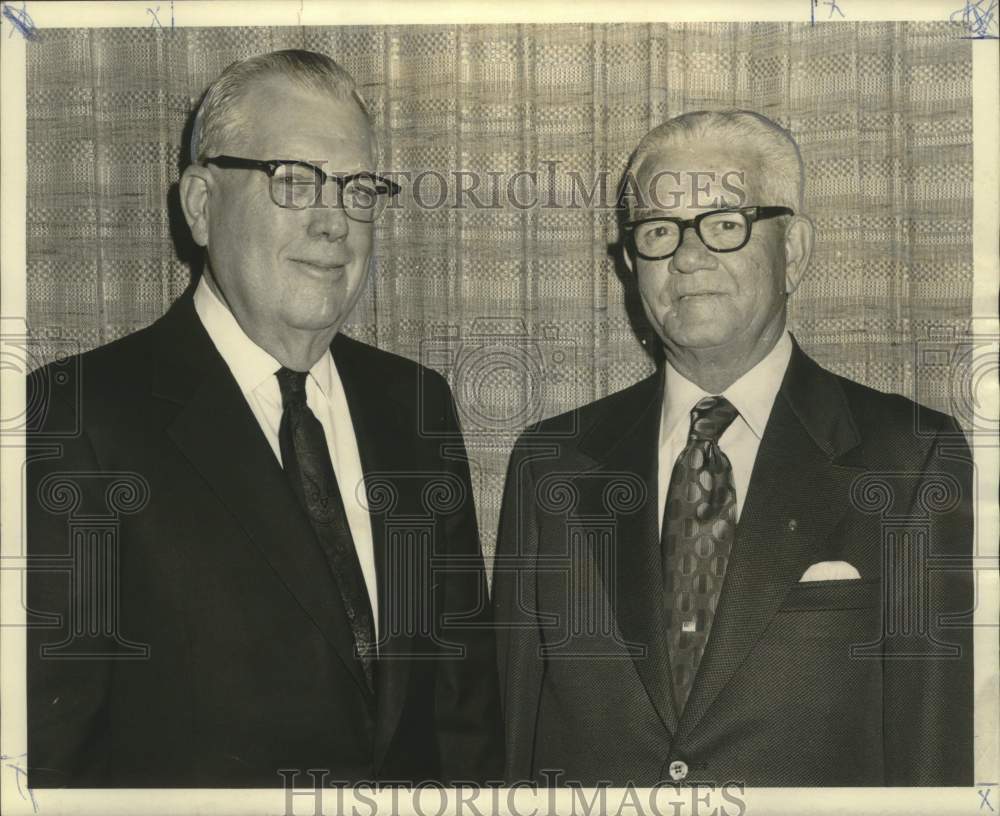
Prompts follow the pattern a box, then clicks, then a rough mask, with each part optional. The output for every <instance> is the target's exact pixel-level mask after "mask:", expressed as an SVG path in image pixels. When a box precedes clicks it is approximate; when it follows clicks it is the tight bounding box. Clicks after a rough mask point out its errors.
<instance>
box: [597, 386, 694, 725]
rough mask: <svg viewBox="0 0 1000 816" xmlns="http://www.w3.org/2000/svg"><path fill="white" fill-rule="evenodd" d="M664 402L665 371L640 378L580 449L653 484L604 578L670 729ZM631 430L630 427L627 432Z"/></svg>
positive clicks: (625, 521) (629, 516)
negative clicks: (662, 523) (661, 523)
mask: <svg viewBox="0 0 1000 816" xmlns="http://www.w3.org/2000/svg"><path fill="white" fill-rule="evenodd" d="M662 404H663V373H662V369H661V370H660V371H659V372H657V373H656V374H654V375H652V376H650V377H649V378H648V379H646V380H644V381H643V382H641V383H639V384H638V385H637V386H636V388H635V391H634V394H633V396H632V399H631V400H629V402H628V403H627V404H626V405H624V406H622V405H620V404H619V405H617V406H616V407H615V408H614V409H612V410H609V412H608V413H607V414H606V415H605V416H604V417H603V418H602V419H601V420H599V421H598V422H597V423H596V424H595V425H594V426H593V428H592V429H591V431H590V432H589V433H588V434H587V436H586V437H585V438H584V439H583V440H582V441H581V444H580V449H581V451H583V452H584V453H585V454H586V455H588V456H590V457H591V458H592V459H593V460H594V461H595V462H596V463H597V470H598V471H599V472H606V473H608V474H609V476H610V475H612V474H615V473H624V474H634V475H635V476H637V477H639V479H640V480H641V481H642V483H643V484H644V485H645V486H646V491H645V496H644V498H643V501H642V502H641V504H640V505H639V507H638V509H637V510H636V511H635V512H632V513H618V514H617V523H616V526H615V532H616V540H615V552H614V558H613V563H614V565H615V575H614V576H608V575H605V576H604V580H605V587H606V591H607V593H608V595H609V597H610V598H611V604H612V608H613V610H614V614H615V619H616V621H617V624H618V629H619V631H620V632H621V635H622V637H623V638H624V639H625V641H626V643H627V644H628V645H629V646H640V647H642V649H643V652H642V653H640V654H637V655H635V656H634V662H635V667H636V670H637V672H638V674H639V677H640V679H641V680H642V684H643V686H644V687H645V689H646V693H647V694H648V695H649V699H650V702H651V703H652V704H653V707H654V708H655V709H656V712H657V714H658V715H659V717H660V720H661V721H662V722H663V725H664V727H665V728H666V729H667V731H669V732H670V733H673V732H674V731H675V730H676V728H677V712H676V709H675V706H674V695H673V688H672V686H671V682H670V661H669V655H668V654H667V646H666V644H667V632H666V627H665V626H664V615H663V580H662V563H661V555H660V535H659V531H658V530H657V515H658V512H657V511H658V508H657V503H658V496H657V481H658V479H657V472H658V469H659V468H658V463H659V455H658V445H657V440H658V439H659V430H660V413H661V408H662ZM623 431H624V432H623Z"/></svg>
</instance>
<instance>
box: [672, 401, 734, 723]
mask: <svg viewBox="0 0 1000 816" xmlns="http://www.w3.org/2000/svg"><path fill="white" fill-rule="evenodd" d="M738 415H739V412H738V411H737V410H736V409H735V408H734V407H733V405H732V404H731V403H730V402H729V401H728V400H727V399H726V398H725V397H705V398H704V399H702V400H699V401H698V403H697V404H696V405H695V406H694V409H693V410H692V411H691V430H690V432H689V434H688V441H687V445H686V446H685V448H684V450H683V451H681V454H680V456H678V457H677V462H676V463H675V464H674V469H673V473H672V474H671V476H670V487H669V488H668V490H667V503H666V507H665V508H664V513H663V532H662V536H661V545H662V549H663V587H664V601H665V604H664V609H665V610H666V614H667V626H668V632H669V634H668V638H669V642H668V646H669V654H670V666H671V673H672V677H673V685H674V696H675V699H676V701H677V709H678V711H679V712H680V711H683V710H684V705H685V703H686V702H687V699H688V695H689V694H690V693H691V687H692V685H693V684H694V678H695V675H696V673H697V671H698V664H699V663H700V662H701V656H702V654H703V653H704V651H705V644H706V643H707V642H708V636H709V633H710V631H711V629H712V620H713V618H714V617H715V607H716V605H717V604H718V601H719V593H720V591H721V589H722V581H723V579H724V578H725V575H726V563H727V561H728V560H729V554H730V552H731V550H732V546H733V540H734V539H735V537H736V490H735V488H734V486H733V470H732V467H731V466H730V464H729V459H728V458H727V457H726V455H725V454H724V453H723V452H722V451H721V450H720V448H719V437H721V436H722V434H723V432H724V431H725V430H726V428H728V427H729V425H730V423H732V421H733V420H734V419H736V417H737V416H738Z"/></svg>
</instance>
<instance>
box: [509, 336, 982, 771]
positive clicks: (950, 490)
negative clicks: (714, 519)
mask: <svg viewBox="0 0 1000 816" xmlns="http://www.w3.org/2000/svg"><path fill="white" fill-rule="evenodd" d="M662 393H663V379H662V372H661V373H658V374H656V375H654V376H652V377H650V378H649V379H647V380H645V381H643V382H640V383H638V384H636V385H634V386H632V387H631V388H628V389H626V390H624V391H621V392H619V393H617V394H613V395H611V396H609V397H606V398H604V399H601V400H598V401H597V402H594V403H591V404H590V405H587V406H584V407H583V408H580V409H579V410H577V411H574V412H571V413H570V414H566V415H564V416H562V417H557V418H555V419H553V420H547V421H546V422H543V423H541V424H540V425H539V426H538V427H536V428H534V429H532V430H530V431H529V432H527V433H525V434H524V435H523V436H522V438H521V439H520V440H519V442H518V444H517V446H516V447H515V450H514V454H513V456H512V458H511V463H510V467H509V471H508V476H507V487H506V494H505V497H504V505H503V510H502V514H501V531H500V538H499V543H498V556H497V561H496V563H495V567H494V609H495V615H496V620H497V626H498V635H497V639H498V653H499V664H500V685H501V703H502V706H503V709H504V720H505V724H506V745H507V771H506V773H507V776H508V778H509V779H525V778H528V779H539V780H545V779H546V771H548V772H549V773H548V775H547V779H548V781H549V783H550V784H565V783H567V782H574V781H579V782H582V783H584V784H590V785H595V784H597V783H598V782H600V781H602V780H607V781H609V782H611V783H614V784H618V785H622V784H625V783H626V782H627V781H634V782H635V783H637V784H642V785H653V784H656V783H658V782H661V781H664V782H666V783H672V782H673V781H674V777H673V776H672V775H671V774H670V763H671V762H672V761H674V760H680V761H682V762H684V763H685V764H686V766H687V775H686V777H685V778H684V780H683V781H684V782H685V783H692V782H705V783H714V784H717V785H721V784H724V783H725V782H727V781H740V782H744V783H746V784H748V785H769V786H782V785H802V786H812V785H858V786H864V785H958V784H962V785H968V784H972V781H973V780H972V771H973V753H972V700H973V689H972V638H971V630H970V629H969V628H961V623H962V622H961V621H958V623H959V627H957V628H956V627H954V626H952V627H948V628H946V627H945V626H944V625H943V622H942V621H941V620H940V619H939V616H940V615H941V613H943V612H956V613H964V612H968V611H969V610H971V609H972V607H973V591H972V581H971V572H970V566H969V563H968V561H967V558H963V557H967V556H969V555H970V554H971V547H972V517H971V512H972V510H971V508H972V498H971V497H972V492H971V490H972V484H971V465H970V461H971V460H970V458H969V452H968V448H967V447H966V444H965V441H964V438H963V437H962V434H961V432H960V431H959V430H958V429H957V428H956V426H955V424H954V423H953V422H952V421H951V420H950V419H949V418H948V417H946V416H944V415H942V414H939V413H936V412H933V411H927V410H924V409H919V410H918V406H916V405H915V404H914V403H912V402H910V401H909V400H907V399H904V398H902V397H898V396H889V395H885V394H881V393H878V392H876V391H873V390H871V389H869V388H866V387H864V386H862V385H859V384H857V383H854V382H851V381H849V380H846V379H843V378H842V377H837V376H834V375H833V374H831V373H830V372H828V371H825V370H824V369H822V368H820V367H819V366H818V365H817V364H816V363H814V362H813V361H812V360H810V359H809V358H808V357H807V356H806V355H805V354H804V353H803V352H802V351H801V350H800V349H799V348H798V346H797V345H796V346H795V349H794V352H793V355H792V358H791V361H790V364H789V368H788V370H787V373H786V376H785V378H784V380H783V383H782V386H781V389H780V392H779V394H778V396H777V398H776V400H775V403H774V408H773V409H772V412H771V416H770V419H769V422H768V424H767V428H766V431H765V433H764V436H763V438H762V441H761V445H760V450H759V453H758V456H757V460H756V463H755V468H754V471H753V475H752V479H751V484H750V487H749V491H748V495H747V496H746V497H745V502H744V504H743V510H742V514H741V517H740V522H739V527H738V531H737V539H736V543H735V545H734V550H733V553H732V556H731V559H730V562H729V565H728V570H727V573H726V579H725V584H724V587H723V590H722V595H721V597H720V600H719V606H718V610H717V614H716V618H715V622H714V625H713V629H712V632H711V636H710V640H709V643H708V645H707V647H706V651H705V654H704V657H703V659H702V663H701V666H700V668H699V672H698V675H697V677H696V680H695V685H694V687H693V690H692V692H691V696H690V698H689V700H688V703H687V705H686V707H685V708H684V710H683V712H678V711H677V710H675V705H674V703H673V702H672V700H673V693H672V689H671V686H670V673H669V656H668V654H667V650H666V645H665V644H666V632H665V628H664V625H663V620H664V616H663V612H662V607H661V605H662V598H663V595H662V583H661V560H660V559H661V556H660V545H659V531H658V529H657V506H656V504H657V490H656V484H657V438H658V436H657V435H658V430H659V423H660V411H661V403H662ZM928 548H929V549H928ZM949 558H951V559H952V560H949ZM821 561H846V562H848V563H850V564H851V565H853V566H854V567H855V568H856V569H857V570H858V571H859V572H860V576H861V580H853V581H852V580H832V581H823V582H817V583H799V579H800V578H801V576H802V575H803V573H804V572H805V570H806V569H807V568H808V567H809V566H810V565H811V564H814V563H817V562H821ZM946 567H950V568H952V569H954V568H955V567H958V568H959V569H958V570H957V571H951V570H946V569H945V568H946ZM928 583H929V589H930V594H929V595H927V594H926V590H927V584H928ZM889 587H893V588H892V589H889ZM922 593H923V594H922ZM970 614H971V613H970ZM952 623H953V624H954V623H955V621H952ZM964 623H965V624H966V627H967V626H968V624H969V623H971V618H966V619H965V621H964ZM852 649H853V651H852Z"/></svg>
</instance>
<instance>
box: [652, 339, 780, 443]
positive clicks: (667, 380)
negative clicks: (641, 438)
mask: <svg viewBox="0 0 1000 816" xmlns="http://www.w3.org/2000/svg"><path fill="white" fill-rule="evenodd" d="M791 357H792V339H791V336H790V335H789V334H788V331H787V330H786V331H784V332H782V334H781V337H780V338H779V339H778V342H777V343H775V344H774V347H773V348H772V349H771V350H770V351H769V352H768V353H767V355H766V356H765V357H764V359H763V360H761V361H760V362H759V363H757V365H755V366H754V367H753V368H751V369H750V370H749V371H748V372H746V373H745V374H744V375H743V376H742V377H740V378H739V379H738V380H737V381H736V382H734V383H733V384H732V385H730V386H729V388H727V389H725V391H723V392H722V395H721V396H724V397H725V398H726V399H728V400H729V401H730V402H731V403H732V404H733V406H734V407H735V408H736V410H737V411H739V412H740V416H741V417H742V418H743V420H744V421H745V422H746V424H747V426H748V427H749V428H750V430H751V431H752V432H753V434H754V436H756V437H757V438H758V439H761V438H763V436H764V428H766V427H767V420H768V418H769V417H770V416H771V408H772V406H773V405H774V399H775V397H776V396H777V395H778V390H779V389H780V388H781V381H782V380H783V379H784V376H785V369H787V368H788V361H789V360H790V359H791ZM665 367H666V368H665V376H664V391H665V393H664V397H663V439H667V438H669V437H670V435H671V434H672V433H673V432H674V431H675V430H676V428H677V425H678V424H679V423H681V422H683V423H684V424H685V427H687V425H688V423H690V421H691V409H692V408H693V407H694V405H695V403H696V402H698V400H700V399H702V398H703V397H708V396H712V395H711V394H709V393H708V392H707V391H705V390H704V389H702V388H701V387H700V386H697V385H695V384H694V383H693V382H691V381H690V380H689V379H687V378H686V377H684V376H683V375H682V374H680V373H678V372H677V370H676V369H675V368H674V367H673V366H672V365H670V363H669V362H668V363H665Z"/></svg>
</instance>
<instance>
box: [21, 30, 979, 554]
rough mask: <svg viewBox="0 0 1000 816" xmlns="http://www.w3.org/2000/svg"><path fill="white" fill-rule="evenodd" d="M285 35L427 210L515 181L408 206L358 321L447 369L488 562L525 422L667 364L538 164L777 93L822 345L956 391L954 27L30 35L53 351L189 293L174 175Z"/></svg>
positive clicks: (31, 124) (961, 210)
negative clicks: (213, 114) (201, 126)
mask: <svg viewBox="0 0 1000 816" xmlns="http://www.w3.org/2000/svg"><path fill="white" fill-rule="evenodd" d="M281 48H306V49H312V50H317V51H322V52H325V53H327V54H329V55H331V56H332V57H334V59H336V60H338V61H339V62H340V63H341V64H343V65H344V66H345V67H346V68H347V69H348V70H349V71H351V72H352V73H353V74H354V76H355V77H356V79H357V80H358V83H359V85H360V86H361V92H362V93H363V95H364V96H365V97H366V99H367V100H368V101H369V105H370V108H371V111H372V114H373V117H374V120H375V125H376V131H377V134H378V139H379V144H380V150H381V154H382V161H381V169H385V170H391V171H397V172H398V171H403V170H408V171H410V172H411V173H412V174H413V178H414V179H415V177H416V176H417V175H419V174H420V173H424V174H425V175H424V178H422V179H421V180H420V183H419V186H420V191H421V194H422V200H423V202H424V203H425V204H427V203H430V204H433V203H434V200H435V199H437V198H438V197H439V182H438V174H440V176H443V177H444V179H445V182H446V184H448V185H450V187H451V188H452V199H451V200H450V202H449V203H451V202H452V201H453V197H454V196H453V193H454V187H455V186H456V185H455V178H456V176H455V175H454V174H456V173H458V172H460V171H461V172H475V171H478V172H479V173H482V174H486V173H490V172H492V173H494V174H496V177H497V178H499V179H501V192H502V193H503V195H501V196H500V201H499V202H498V206H496V207H477V206H465V207H464V208H463V207H451V206H442V207H438V208H434V207H429V206H427V207H424V206H417V205H415V204H414V202H413V201H412V200H411V199H407V198H406V196H404V200H403V202H402V204H401V206H398V207H395V208H393V209H390V210H389V211H388V212H387V213H386V214H385V216H384V217H383V220H382V221H381V222H380V224H379V226H378V231H377V237H376V241H377V244H376V257H375V261H374V268H373V272H372V276H371V279H370V282H369V286H368V290H367V292H366V294H365V296H364V297H363V299H362V300H361V302H360V304H359V307H358V308H357V310H356V312H355V313H354V314H353V315H352V320H351V322H350V324H349V325H348V326H347V327H346V329H345V331H346V332H347V333H348V334H351V335H353V336H355V337H358V338H359V339H362V340H365V341H367V342H370V343H374V344H376V345H378V346H379V347H381V348H384V349H387V350H389V351H394V352H396V353H399V354H402V355H405V356H408V357H411V358H414V359H421V360H423V361H424V362H426V363H427V364H429V365H431V366H432V367H435V368H437V369H438V370H440V371H442V372H443V373H445V374H446V375H448V377H449V379H450V381H451V384H452V387H453V390H454V392H455V395H456V398H457V400H458V403H459V408H460V414H461V417H460V418H461V420H462V423H463V426H464V428H465V432H466V436H467V443H468V445H469V449H470V455H471V458H472V460H473V479H474V481H475V482H476V491H477V496H476V498H477V504H478V508H479V514H480V520H481V525H482V533H483V542H484V547H485V549H486V551H487V553H488V554H489V553H491V552H492V550H493V545H494V538H495V530H496V520H497V516H498V512H499V503H500V496H501V491H502V486H503V478H504V472H505V465H506V458H507V454H508V452H509V450H510V447H511V445H512V443H513V440H514V438H515V436H516V434H517V433H518V432H519V431H520V430H521V429H522V428H523V427H524V426H525V425H527V424H529V423H530V422H533V421H535V420H537V419H541V418H542V417H544V416H548V415H552V414H555V413H558V412H561V411H563V410H566V409H569V408H572V407H574V406H576V405H579V404H581V403H584V402H587V401H590V400H592V399H595V398H597V397H600V396H603V395H605V394H608V393H611V392H613V391H616V390H619V389H621V388H623V387H625V386H627V385H630V384H631V383H633V382H635V381H636V380H638V379H640V378H641V377H643V376H644V375H645V374H646V373H648V372H649V371H651V370H652V366H653V364H652V362H651V359H650V357H649V355H648V354H647V353H646V352H645V351H644V350H643V347H642V346H641V345H640V343H639V342H638V340H637V334H638V335H641V334H642V333H643V332H645V331H646V329H644V327H643V319H642V318H641V310H640V309H639V307H638V305H637V302H636V301H635V299H634V293H633V292H631V291H630V287H629V286H628V278H627V276H624V275H623V274H622V270H621V268H620V264H616V262H615V256H614V253H613V252H610V251H609V245H610V246H612V247H613V245H614V244H615V242H616V240H617V224H616V219H615V213H614V212H613V211H612V210H610V209H607V208H603V207H600V206H597V205H595V206H591V207H587V206H577V207H575V208H573V207H568V206H562V207H545V206H538V207H528V208H522V207H519V206H517V205H516V203H515V202H512V201H510V200H509V197H508V196H507V191H506V189H503V188H505V187H506V186H507V184H508V183H511V184H512V188H511V189H512V190H513V193H514V194H515V195H517V196H518V201H521V202H524V201H525V200H526V198H527V197H529V196H528V195H526V194H525V192H526V190H527V193H528V194H530V189H527V188H529V187H530V181H531V180H530V179H529V178H527V177H524V176H522V177H520V178H519V179H516V180H515V181H514V182H511V178H512V177H513V175H514V174H515V173H517V172H518V171H528V172H531V171H535V172H537V173H538V183H537V189H538V191H539V193H540V198H541V199H542V203H545V201H546V200H547V191H548V190H549V189H550V186H551V189H554V190H555V191H556V193H557V198H558V199H559V200H561V201H566V200H568V195H569V192H570V190H571V185H572V182H571V173H574V172H575V173H576V174H578V178H579V179H580V180H581V181H582V182H583V184H584V185H585V187H586V188H587V189H588V190H589V188H592V187H593V186H594V182H595V180H596V179H599V178H600V176H601V174H602V173H603V174H605V176H606V178H608V179H609V181H610V183H611V184H612V185H614V184H615V183H617V181H618V179H619V177H620V175H621V173H622V171H623V170H624V168H625V162H626V160H627V157H628V154H629V152H630V151H631V150H632V148H633V147H634V146H635V144H636V142H637V141H638V139H639V138H640V137H641V136H642V134H643V133H645V132H646V131H647V130H648V129H649V128H651V127H652V126H654V125H656V124H658V123H660V122H661V121H663V120H665V119H667V118H669V117H671V116H673V115H676V114H678V113H681V112H683V111H686V110H696V109H704V108H725V107H745V108H750V109H753V110H757V111H760V112H761V113H764V114H765V115H767V116H769V117H771V118H772V119H774V120H775V121H777V122H779V123H780V124H782V125H784V126H786V127H788V128H790V129H791V131H792V132H793V134H794V135H795V137H796V138H797V140H798V142H799V144H800V146H801V149H802V153H803V157H804V159H805V163H806V202H807V207H806V209H807V212H808V213H809V214H810V215H811V216H812V217H813V219H814V221H815V223H816V225H817V228H818V244H817V248H816V252H815V255H814V259H813V264H812V266H811V268H810V271H809V273H808V276H807V279H806V281H805V282H804V284H803V285H802V287H801V288H800V289H799V291H798V292H797V293H796V295H795V296H794V297H793V299H792V314H791V328H792V330H793V331H794V332H795V333H796V335H797V337H798V338H799V340H800V341H801V342H802V344H803V346H804V347H805V348H806V349H807V350H808V351H809V352H810V353H811V354H812V355H813V356H815V357H816V358H817V359H818V360H819V361H820V362H821V363H822V364H824V365H826V366H827V367H829V368H831V369H833V370H835V371H837V372H839V373H842V374H844V375H846V376H848V377H851V378H854V379H857V380H859V381H861V382H864V383H866V384H868V385H871V386H873V387H875V388H878V389H881V390H885V391H895V392H899V393H903V394H906V395H908V396H912V397H916V398H918V399H919V400H920V401H922V402H924V403H925V404H928V405H931V406H933V407H937V408H940V409H944V410H950V409H951V398H950V396H949V388H950V377H951V376H952V375H951V371H950V365H949V360H948V355H947V354H945V355H943V356H942V355H936V356H935V355H929V356H926V358H925V361H924V362H925V364H924V363H922V364H919V365H918V364H917V359H918V358H917V356H916V353H915V350H916V348H917V345H918V344H919V342H920V341H922V340H923V339H924V338H926V337H928V336H929V335H930V336H933V337H935V338H937V342H938V345H943V347H945V348H950V347H952V346H953V345H954V341H953V339H952V338H954V337H956V336H960V335H961V334H962V333H963V332H964V331H966V330H967V328H968V325H969V319H970V314H971V296H972V181H973V169H972V59H971V48H970V43H969V41H968V40H962V39H960V38H959V36H958V32H957V31H956V29H955V28H954V27H952V26H950V25H948V24H944V23H942V24H920V23H854V24H852V23H839V24H837V25H816V26H810V25H808V24H798V23H795V24H771V23H768V24H764V23H755V24H750V23H746V24H736V23H733V24H685V25H679V24H678V25H672V24H654V25H604V24H601V25H499V26H435V25H421V26H400V27H325V28H315V27H310V28H298V27H292V28H272V29H267V28H211V29H194V28H187V29H173V30H161V29H87V30H76V29H61V30H52V29H46V30H45V31H44V32H42V36H41V37H40V39H39V40H37V41H35V42H32V43H31V44H30V45H29V48H28V83H27V95H28V96H27V101H28V107H27V110H28V122H27V127H28V168H27V173H28V201H27V227H26V229H27V260H28V265H27V286H28V321H29V325H30V326H31V328H32V332H33V334H34V336H35V338H36V340H37V346H36V349H35V352H36V362H38V361H41V360H45V359H50V358H52V357H53V356H55V355H57V354H60V353H63V352H65V350H66V349H72V350H79V349H87V348H91V347H94V346H97V345H100V344H103V343H106V342H108V341H110V340H113V339H115V338H117V337H121V336H122V335H124V334H127V333H129V332H132V331H135V330H136V329H138V328H140V327H142V326H145V325H147V324H149V323H150V322H152V321H153V320H155V319H156V318H157V317H159V316H160V315H161V314H162V313H163V312H164V311H165V310H166V309H167V307H168V306H169V304H170V303H171V302H172V301H173V300H174V298H176V297H177V295H179V294H180V293H181V292H182V291H183V289H184V288H185V287H186V286H187V285H188V283H189V281H190V278H191V271H190V261H191V260H192V258H193V256H194V253H193V250H192V245H191V243H190V239H189V238H188V236H187V233H186V225H185V224H184V221H183V217H182V215H181V213H180V208H179V205H178V202H177V190H176V183H177V180H178V177H179V174H180V171H181V170H182V169H183V166H184V163H185V162H186V160H187V156H186V145H185V142H186V139H187V137H188V133H189V128H190V118H191V114H192V111H193V108H194V106H195V105H196V104H197V101H198V99H199V97H200V95H201V93H202V92H203V90H204V89H205V87H206V86H207V84H208V83H209V82H210V81H211V80H212V79H214V78H215V77H216V76H217V75H218V74H219V73H220V72H221V71H222V70H223V69H224V68H225V67H226V66H227V65H228V64H229V63H230V62H232V61H234V60H237V59H240V58H242V57H246V56H249V55H252V54H257V53H261V52H265V51H269V50H274V49H281ZM549 179H552V181H551V183H550V181H549ZM465 184H466V186H467V187H468V186H469V184H470V182H469V181H468V180H466V181H465ZM404 186H405V184H404ZM411 189H412V187H411ZM477 195H478V197H479V199H480V200H481V201H482V202H484V203H487V204H490V203H492V202H491V196H490V192H489V190H488V189H480V190H479V191H478V192H477ZM611 197H612V198H613V191H612V193H611ZM578 198H579V197H578ZM922 359H923V358H922Z"/></svg>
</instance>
